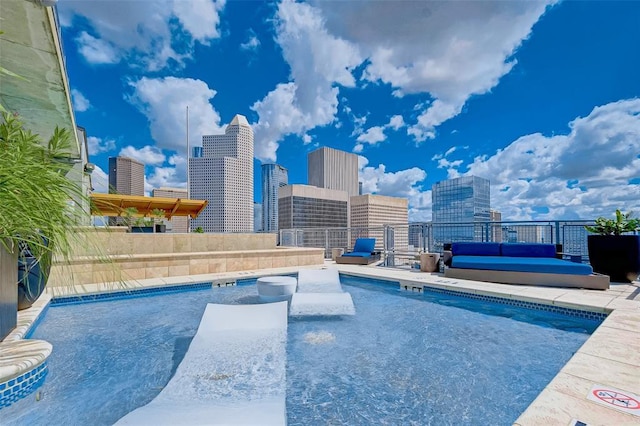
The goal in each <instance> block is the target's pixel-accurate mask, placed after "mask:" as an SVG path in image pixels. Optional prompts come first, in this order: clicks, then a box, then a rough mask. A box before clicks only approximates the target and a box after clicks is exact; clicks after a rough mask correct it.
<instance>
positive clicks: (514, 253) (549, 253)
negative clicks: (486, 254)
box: [500, 243, 556, 257]
mask: <svg viewBox="0 0 640 426" xmlns="http://www.w3.org/2000/svg"><path fill="white" fill-rule="evenodd" d="M500 250H501V254H502V255H503V256H510V257H556V246H555V245H554V244H532V243H502V245H501V246H500Z"/></svg>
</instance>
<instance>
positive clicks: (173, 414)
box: [116, 301, 287, 426]
mask: <svg viewBox="0 0 640 426" xmlns="http://www.w3.org/2000/svg"><path fill="white" fill-rule="evenodd" d="M286 342H287V302H286V301H285V302H277V303H265V304H261V305H215V304H208V305H207V307H206V309H205V311H204V315H203V316H202V320H201V322H200V326H199V327H198V332H197V333H196V335H195V336H194V337H193V340H192V341H191V344H190V345H189V349H188V350H187V353H186V354H185V356H184V359H183V360H182V362H181V363H180V365H179V366H178V368H177V370H176V373H175V374H174V376H173V377H172V378H171V380H169V383H168V384H167V386H166V387H165V388H164V389H163V390H162V391H161V392H160V394H158V396H157V397H155V399H153V400H152V401H151V402H150V403H148V404H147V405H145V406H142V407H140V408H138V409H136V410H134V411H132V412H131V413H129V414H127V415H126V416H124V417H123V418H121V419H120V420H119V421H118V422H117V423H116V424H117V425H154V426H155V425H222V424H224V425H258V424H259V425H283V426H284V425H286V423H287V418H286V407H285V397H286V375H285V372H286V371H285V367H286ZM141 362H144V360H141Z"/></svg>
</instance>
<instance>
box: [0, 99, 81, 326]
mask: <svg viewBox="0 0 640 426" xmlns="http://www.w3.org/2000/svg"><path fill="white" fill-rule="evenodd" d="M0 115H1V116H0V165H1V166H0V200H1V202H0V246H2V251H4V253H5V254H7V253H8V255H9V256H14V257H15V261H16V264H17V269H18V275H17V277H18V284H17V287H18V297H19V300H18V306H19V308H20V309H24V308H28V307H29V306H31V304H32V303H33V302H34V301H35V300H36V299H37V298H38V297H39V296H40V294H41V293H42V291H43V290H44V288H45V285H46V282H47V279H48V275H49V271H50V268H51V264H52V262H53V260H54V259H56V258H58V259H68V258H69V256H70V254H71V250H72V247H73V246H74V245H75V241H76V239H77V237H78V233H77V232H74V229H75V228H76V227H77V226H79V225H81V224H82V223H83V218H84V216H85V213H84V212H83V211H82V209H81V208H80V202H83V201H82V200H86V201H88V200H87V197H86V196H85V195H84V194H83V193H82V188H81V187H80V186H78V185H77V184H76V183H74V182H73V181H72V180H70V179H68V177H67V173H68V172H69V171H70V169H71V167H72V165H71V163H70V162H69V161H68V159H69V157H70V151H71V150H70V147H71V145H70V143H71V133H70V132H69V131H68V130H66V129H59V128H57V127H56V129H55V130H54V132H53V135H52V136H51V138H50V139H49V140H48V142H47V143H46V144H42V142H41V140H40V136H39V135H37V134H33V133H32V132H31V131H29V130H27V129H25V128H24V127H23V123H22V121H21V119H20V117H19V116H18V115H15V114H12V113H9V112H8V111H5V110H4V109H3V108H1V106H0ZM3 273H4V271H3ZM0 337H1V336H0Z"/></svg>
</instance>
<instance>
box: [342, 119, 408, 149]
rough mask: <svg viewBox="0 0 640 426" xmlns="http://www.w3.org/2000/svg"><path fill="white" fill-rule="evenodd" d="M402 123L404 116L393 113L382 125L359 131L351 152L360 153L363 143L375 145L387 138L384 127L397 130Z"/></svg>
mask: <svg viewBox="0 0 640 426" xmlns="http://www.w3.org/2000/svg"><path fill="white" fill-rule="evenodd" d="M404 125H405V123H404V118H403V117H402V116H401V115H394V116H393V117H391V119H390V120H389V122H388V123H387V124H385V125H384V126H373V127H370V128H368V129H367V130H366V131H364V132H362V133H360V135H359V136H358V137H357V138H356V141H357V142H358V143H357V144H356V145H355V146H354V148H353V152H356V153H361V152H362V151H363V150H364V145H365V144H369V145H376V144H378V143H380V142H383V141H385V140H386V139H387V137H386V135H385V133H384V131H385V130H386V129H393V130H399V129H401V128H402V127H403V126H404ZM359 131H361V130H359Z"/></svg>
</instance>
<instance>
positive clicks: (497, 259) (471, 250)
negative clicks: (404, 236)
mask: <svg viewBox="0 0 640 426" xmlns="http://www.w3.org/2000/svg"><path fill="white" fill-rule="evenodd" d="M448 255H449V253H445V258H447V257H448ZM450 255H451V256H452V257H451V260H450V262H451V263H450V266H449V267H448V268H446V269H445V272H444V275H445V276H446V277H449V278H462V279H466V280H475V281H488V282H496V283H506V284H524V285H539V286H546V287H573V288H587V289H594V290H606V289H608V288H609V277H608V276H606V275H601V274H596V273H594V272H593V269H592V268H591V266H590V265H587V264H584V263H577V262H571V261H568V260H563V259H558V258H557V253H556V246H555V245H554V244H534V243H531V244H530V243H480V242H468V243H466V242H465V243H453V244H452V246H451V253H450ZM447 263H448V262H447Z"/></svg>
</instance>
